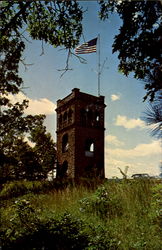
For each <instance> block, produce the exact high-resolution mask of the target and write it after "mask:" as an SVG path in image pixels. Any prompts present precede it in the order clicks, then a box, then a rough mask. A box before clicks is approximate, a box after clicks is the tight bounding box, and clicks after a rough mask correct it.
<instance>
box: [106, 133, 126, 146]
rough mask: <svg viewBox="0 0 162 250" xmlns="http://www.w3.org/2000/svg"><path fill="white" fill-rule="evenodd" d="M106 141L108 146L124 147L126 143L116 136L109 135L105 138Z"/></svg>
mask: <svg viewBox="0 0 162 250" xmlns="http://www.w3.org/2000/svg"><path fill="white" fill-rule="evenodd" d="M105 141H106V142H107V143H108V144H111V145H115V146H122V145H124V142H122V141H120V140H119V139H118V138H117V137H116V136H115V135H107V136H106V137H105Z"/></svg>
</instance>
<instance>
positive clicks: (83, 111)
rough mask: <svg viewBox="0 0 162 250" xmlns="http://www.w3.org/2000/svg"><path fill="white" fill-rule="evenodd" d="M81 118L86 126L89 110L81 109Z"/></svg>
mask: <svg viewBox="0 0 162 250" xmlns="http://www.w3.org/2000/svg"><path fill="white" fill-rule="evenodd" d="M80 120H81V125H82V126H86V120H87V112H86V110H85V109H81V111H80Z"/></svg>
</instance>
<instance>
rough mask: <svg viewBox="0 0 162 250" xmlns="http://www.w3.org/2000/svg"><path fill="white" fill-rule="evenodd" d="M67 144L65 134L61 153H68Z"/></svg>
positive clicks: (66, 135)
mask: <svg viewBox="0 0 162 250" xmlns="http://www.w3.org/2000/svg"><path fill="white" fill-rule="evenodd" d="M68 148H69V142H68V134H65V135H64V136H63V138H62V152H63V153H65V152H67V151H68Z"/></svg>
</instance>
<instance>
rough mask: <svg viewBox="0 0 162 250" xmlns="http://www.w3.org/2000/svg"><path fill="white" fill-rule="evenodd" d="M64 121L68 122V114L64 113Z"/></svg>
mask: <svg viewBox="0 0 162 250" xmlns="http://www.w3.org/2000/svg"><path fill="white" fill-rule="evenodd" d="M63 120H64V122H65V121H66V120H67V112H65V113H64V115H63Z"/></svg>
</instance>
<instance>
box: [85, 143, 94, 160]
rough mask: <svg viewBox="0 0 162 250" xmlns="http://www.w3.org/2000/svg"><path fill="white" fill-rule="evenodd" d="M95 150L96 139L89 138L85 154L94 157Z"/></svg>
mask: <svg viewBox="0 0 162 250" xmlns="http://www.w3.org/2000/svg"><path fill="white" fill-rule="evenodd" d="M94 150H95V148H94V141H93V140H92V139H87V140H86V142H85V156H88V157H93V156H94Z"/></svg>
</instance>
